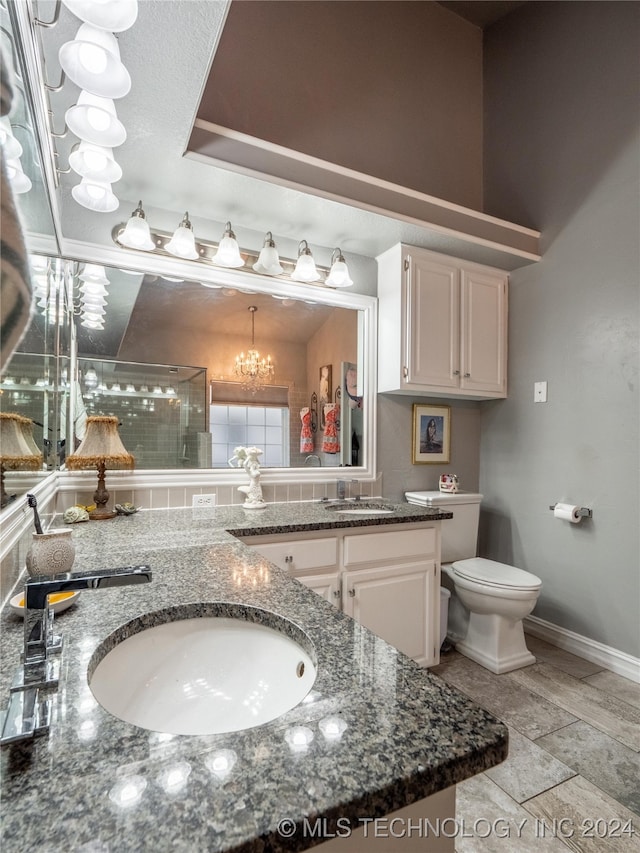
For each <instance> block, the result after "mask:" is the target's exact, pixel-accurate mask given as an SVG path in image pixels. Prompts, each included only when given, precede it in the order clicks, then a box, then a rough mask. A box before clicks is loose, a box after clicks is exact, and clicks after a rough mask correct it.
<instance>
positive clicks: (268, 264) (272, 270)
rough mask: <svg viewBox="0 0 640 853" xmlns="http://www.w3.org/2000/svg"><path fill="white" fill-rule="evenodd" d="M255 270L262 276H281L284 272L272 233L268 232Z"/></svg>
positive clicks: (254, 266)
mask: <svg viewBox="0 0 640 853" xmlns="http://www.w3.org/2000/svg"><path fill="white" fill-rule="evenodd" d="M253 268H254V270H255V271H256V272H259V273H261V274H262V275H280V274H281V273H283V272H284V270H283V269H282V266H281V265H280V258H279V256H278V250H277V249H276V244H275V243H274V242H273V236H272V234H271V231H267V236H266V237H265V241H264V246H263V247H262V249H261V250H260V255H259V256H258V260H257V261H256V262H255V264H254V265H253Z"/></svg>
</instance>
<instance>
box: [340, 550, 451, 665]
mask: <svg viewBox="0 0 640 853" xmlns="http://www.w3.org/2000/svg"><path fill="white" fill-rule="evenodd" d="M435 575H436V571H435V563H434V562H432V561H427V562H420V563H408V564H406V565H403V566H389V567H387V568H384V569H361V570H360V571H354V572H346V574H345V593H346V594H345V596H344V610H345V613H347V614H348V615H349V616H351V617H353V619H355V620H357V621H358V622H360V623H361V624H362V625H364V626H365V627H366V628H369V630H370V631H373V633H374V634H377V635H378V636H379V637H382V639H383V640H386V642H387V643H390V644H391V645H392V646H395V647H396V648H397V649H400V651H401V652H404V653H405V654H406V655H408V656H409V657H411V658H413V659H414V660H415V661H416V662H417V663H419V664H422V665H423V666H433V665H434V664H435V663H437V662H438V649H437V641H436V637H438V636H439V632H440V624H439V623H440V608H439V606H437V607H436V606H435V599H434V594H435Z"/></svg>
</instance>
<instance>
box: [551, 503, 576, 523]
mask: <svg viewBox="0 0 640 853" xmlns="http://www.w3.org/2000/svg"><path fill="white" fill-rule="evenodd" d="M553 517H554V518H559V519H561V520H562V521H570V522H571V524H579V523H580V521H582V516H581V515H580V507H579V506H573V504H556V505H555V507H554V508H553Z"/></svg>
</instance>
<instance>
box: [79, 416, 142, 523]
mask: <svg viewBox="0 0 640 853" xmlns="http://www.w3.org/2000/svg"><path fill="white" fill-rule="evenodd" d="M134 463H135V460H134V458H133V456H132V455H131V454H130V453H128V452H127V451H126V450H125V448H124V445H123V444H122V441H121V440H120V435H119V433H118V418H116V417H112V416H104V415H96V416H92V417H88V418H87V431H86V433H85V436H84V438H83V439H82V441H81V442H80V446H79V447H78V449H77V450H76V452H75V453H73V454H72V455H71V456H67V459H66V465H67V468H69V469H71V470H79V469H82V468H93V467H95V468H97V470H98V488H97V489H96V491H95V492H94V495H93V500H94V503H95V505H96V508H95V509H94V510H92V511H91V512H90V513H89V518H90V519H92V520H94V521H101V520H104V519H107V518H114V517H115V516H116V515H117V513H116V511H115V510H110V509H107V507H106V504H107V502H108V500H109V492H108V491H107V489H106V488H105V483H104V475H105V471H106V470H107V469H117V468H120V469H122V468H124V469H128V470H131V469H132V468H133V466H134Z"/></svg>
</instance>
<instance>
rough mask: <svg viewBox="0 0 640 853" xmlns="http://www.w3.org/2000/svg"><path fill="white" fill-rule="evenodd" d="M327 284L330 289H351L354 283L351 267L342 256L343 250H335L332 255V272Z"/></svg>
mask: <svg viewBox="0 0 640 853" xmlns="http://www.w3.org/2000/svg"><path fill="white" fill-rule="evenodd" d="M325 284H328V285H329V286H330V287H351V285H352V284H353V281H352V280H351V278H350V276H349V267H348V266H347V262H346V261H345V259H344V255H343V254H342V249H334V250H333V254H332V255H331V271H330V273H329V277H328V278H327V280H326V282H325Z"/></svg>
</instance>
